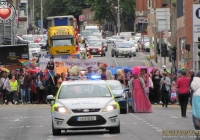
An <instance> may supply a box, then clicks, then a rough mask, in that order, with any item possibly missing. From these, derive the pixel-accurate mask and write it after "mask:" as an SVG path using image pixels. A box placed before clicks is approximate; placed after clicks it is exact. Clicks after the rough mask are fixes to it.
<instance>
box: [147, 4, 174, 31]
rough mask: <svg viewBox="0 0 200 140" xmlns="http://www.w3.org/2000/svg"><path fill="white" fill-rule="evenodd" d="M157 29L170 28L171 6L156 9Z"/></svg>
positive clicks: (164, 29) (152, 11) (152, 12)
mask: <svg viewBox="0 0 200 140" xmlns="http://www.w3.org/2000/svg"><path fill="white" fill-rule="evenodd" d="M151 14H154V10H153V9H152V10H151ZM156 20H157V23H158V24H157V30H158V31H166V30H168V31H169V30H170V9H169V8H157V9H156Z"/></svg>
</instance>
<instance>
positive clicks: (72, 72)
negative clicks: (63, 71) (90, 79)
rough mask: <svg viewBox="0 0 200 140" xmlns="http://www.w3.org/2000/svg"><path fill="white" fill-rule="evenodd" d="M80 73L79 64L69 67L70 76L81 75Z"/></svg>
mask: <svg viewBox="0 0 200 140" xmlns="http://www.w3.org/2000/svg"><path fill="white" fill-rule="evenodd" d="M79 74H80V68H79V67H78V66H73V67H72V68H71V69H69V75H70V76H79Z"/></svg>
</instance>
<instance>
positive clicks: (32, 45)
mask: <svg viewBox="0 0 200 140" xmlns="http://www.w3.org/2000/svg"><path fill="white" fill-rule="evenodd" d="M28 47H29V48H40V45H39V44H29V45H28Z"/></svg>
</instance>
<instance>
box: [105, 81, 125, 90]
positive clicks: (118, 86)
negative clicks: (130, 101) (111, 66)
mask: <svg viewBox="0 0 200 140" xmlns="http://www.w3.org/2000/svg"><path fill="white" fill-rule="evenodd" d="M107 84H108V86H109V87H110V89H111V90H121V89H123V88H122V85H121V84H120V82H113V81H109V82H108V81H107Z"/></svg>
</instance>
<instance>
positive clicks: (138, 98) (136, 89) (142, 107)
mask: <svg viewBox="0 0 200 140" xmlns="http://www.w3.org/2000/svg"><path fill="white" fill-rule="evenodd" d="M139 74H140V69H139V68H137V67H136V68H134V69H133V78H131V80H130V85H129V90H130V91H129V92H130V93H131V97H132V101H133V104H132V109H133V110H134V112H153V109H152V106H151V103H150V101H149V99H148V97H147V95H146V94H145V92H144V88H145V83H144V80H143V78H141V77H140V76H139Z"/></svg>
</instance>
